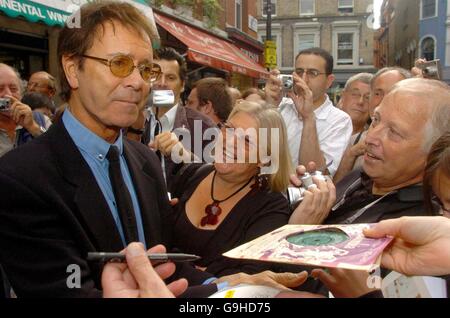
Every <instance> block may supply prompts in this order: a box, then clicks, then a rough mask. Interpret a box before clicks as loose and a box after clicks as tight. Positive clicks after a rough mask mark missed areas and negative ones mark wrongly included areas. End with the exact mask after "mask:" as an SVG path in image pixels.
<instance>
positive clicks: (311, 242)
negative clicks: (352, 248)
mask: <svg viewBox="0 0 450 318" xmlns="http://www.w3.org/2000/svg"><path fill="white" fill-rule="evenodd" d="M348 239H349V236H348V235H347V234H346V233H345V232H344V231H342V230H340V229H326V230H315V231H307V232H301V233H295V234H292V235H289V236H288V237H287V238H286V240H287V241H288V242H289V243H291V244H294V245H299V246H325V245H336V244H339V243H342V242H345V241H347V240H348Z"/></svg>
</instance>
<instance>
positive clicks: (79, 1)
mask: <svg viewBox="0 0 450 318" xmlns="http://www.w3.org/2000/svg"><path fill="white" fill-rule="evenodd" d="M124 1H125V2H130V3H132V4H134V5H135V6H136V7H137V8H138V9H140V10H141V11H142V12H143V13H144V14H145V15H146V16H148V17H150V18H151V19H152V20H153V17H152V9H151V8H150V7H149V6H148V5H147V4H146V3H145V1H144V0H124ZM87 2H88V1H87V0H76V1H75V0H33V1H30V0H0V11H2V12H4V13H5V14H6V15H7V16H9V17H12V18H16V17H19V16H20V17H23V18H25V19H27V20H28V21H31V22H43V23H45V24H47V25H50V26H63V25H64V23H65V21H66V19H67V18H68V17H69V16H70V15H71V14H72V13H73V12H75V11H77V10H78V8H79V7H80V6H81V5H83V4H85V3H87Z"/></svg>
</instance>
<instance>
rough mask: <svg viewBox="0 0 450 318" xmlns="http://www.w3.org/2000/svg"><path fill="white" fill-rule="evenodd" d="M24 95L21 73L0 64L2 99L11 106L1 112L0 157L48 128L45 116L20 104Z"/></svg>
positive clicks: (0, 95) (0, 93) (0, 94)
mask: <svg viewBox="0 0 450 318" xmlns="http://www.w3.org/2000/svg"><path fill="white" fill-rule="evenodd" d="M22 93H23V88H22V83H21V80H20V75H19V73H18V72H17V71H16V70H15V69H14V68H12V67H11V66H9V65H6V64H3V63H0V99H2V101H3V102H5V101H7V103H8V105H9V106H8V107H6V108H3V109H1V110H0V157H1V156H3V155H4V154H5V153H7V152H8V151H10V150H12V149H13V148H15V147H17V146H20V145H22V144H24V143H26V142H28V141H29V140H31V139H33V138H35V137H37V136H39V135H41V134H43V133H44V132H45V131H46V127H47V126H48V125H47V124H46V122H45V118H44V116H43V115H41V114H39V113H34V112H33V111H32V110H31V108H30V107H29V106H28V105H25V104H23V103H21V102H20V99H21V98H22ZM5 105H6V104H5Z"/></svg>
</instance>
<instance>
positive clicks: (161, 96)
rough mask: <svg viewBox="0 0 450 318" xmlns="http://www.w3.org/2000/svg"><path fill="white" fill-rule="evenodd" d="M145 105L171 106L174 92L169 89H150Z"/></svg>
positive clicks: (173, 100) (173, 103)
mask: <svg viewBox="0 0 450 318" xmlns="http://www.w3.org/2000/svg"><path fill="white" fill-rule="evenodd" d="M147 105H148V106H149V107H161V108H164V107H167V108H168V107H172V106H173V105H175V94H174V93H173V91H171V90H157V89H156V90H152V92H151V94H150V96H149V98H148V102H147Z"/></svg>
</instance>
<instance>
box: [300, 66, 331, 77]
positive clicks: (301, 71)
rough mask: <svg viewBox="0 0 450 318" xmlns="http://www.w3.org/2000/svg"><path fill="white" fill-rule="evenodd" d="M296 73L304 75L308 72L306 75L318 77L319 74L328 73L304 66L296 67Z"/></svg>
mask: <svg viewBox="0 0 450 318" xmlns="http://www.w3.org/2000/svg"><path fill="white" fill-rule="evenodd" d="M295 73H297V75H298V76H300V77H303V75H304V74H305V73H306V75H307V76H308V77H309V78H316V77H318V76H319V75H326V74H327V73H321V72H320V71H318V70H314V69H306V70H305V69H303V68H296V69H295Z"/></svg>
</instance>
